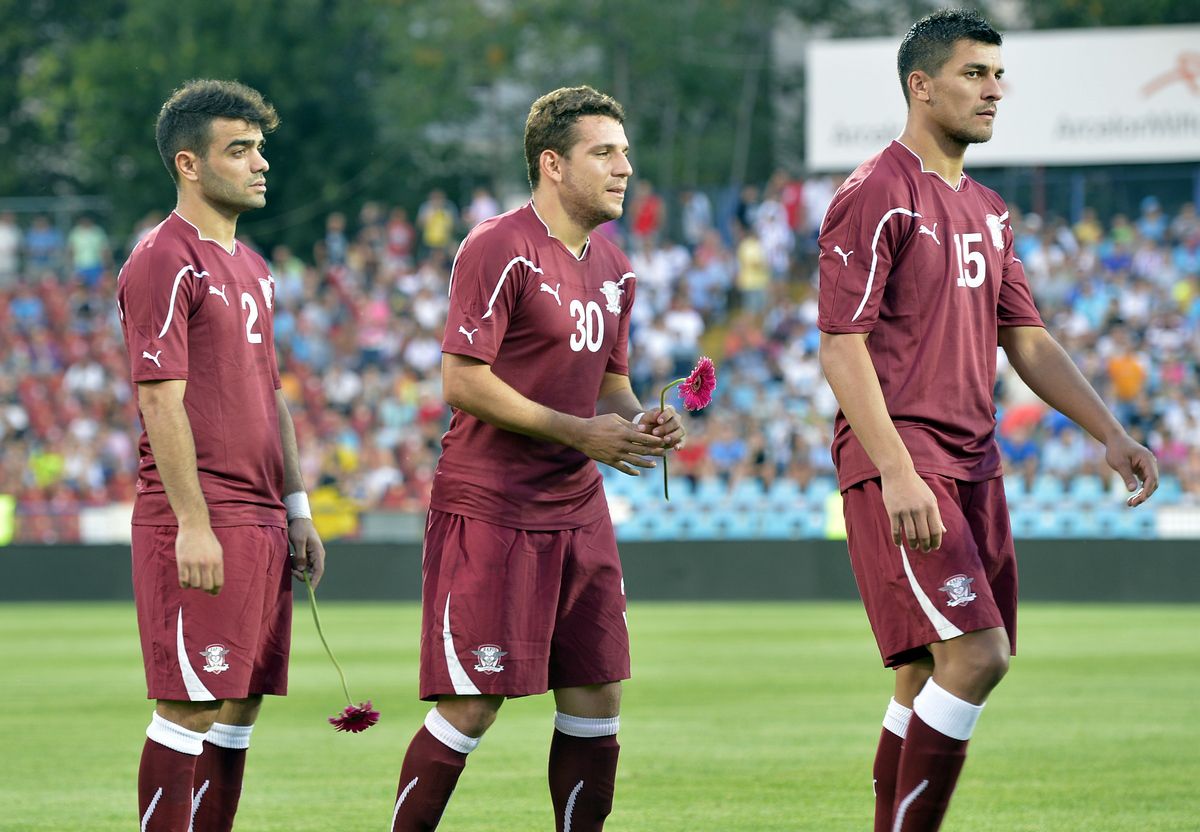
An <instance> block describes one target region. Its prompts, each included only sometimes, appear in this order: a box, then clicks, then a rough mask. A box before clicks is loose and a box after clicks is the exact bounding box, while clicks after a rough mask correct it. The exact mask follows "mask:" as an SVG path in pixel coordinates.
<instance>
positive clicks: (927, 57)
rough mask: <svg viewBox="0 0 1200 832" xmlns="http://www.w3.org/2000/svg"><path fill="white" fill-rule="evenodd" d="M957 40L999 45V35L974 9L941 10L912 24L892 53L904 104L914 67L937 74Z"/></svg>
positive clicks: (930, 73) (928, 73)
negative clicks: (898, 49)
mask: <svg viewBox="0 0 1200 832" xmlns="http://www.w3.org/2000/svg"><path fill="white" fill-rule="evenodd" d="M960 40H971V41H977V42H979V43H990V44H992V45H993V46H999V45H1000V41H1001V37H1000V33H999V32H997V31H996V30H995V29H993V28H992V25H991V24H990V23H988V22H987V21H986V20H984V19H983V17H982V16H981V15H980V14H979V12H977V11H975V10H974V9H942V10H941V11H936V12H934V13H933V14H930V15H926V16H925V17H923V18H921V19H920V20H918V21H917V22H916V23H914V24H913V25H912V28H911V29H909V30H908V34H906V35H905V36H904V40H902V41H901V42H900V51H899V52H898V53H897V55H896V69H897V70H899V72H900V86H901V88H903V90H904V101H905V102H906V103H907V102H908V76H909V75H911V74H912V73H913V71H914V70H918V69H919V70H921V71H922V72H924V73H925V74H927V75H937V74H938V72H940V71H941V69H942V67H943V66H944V65H945V63H946V61H948V60H950V56H951V55H953V54H954V44H955V43H957V42H958V41H960Z"/></svg>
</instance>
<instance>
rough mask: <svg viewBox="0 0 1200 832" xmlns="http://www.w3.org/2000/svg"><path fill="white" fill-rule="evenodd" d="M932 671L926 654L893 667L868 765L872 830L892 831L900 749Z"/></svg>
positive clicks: (930, 660) (879, 831)
mask: <svg viewBox="0 0 1200 832" xmlns="http://www.w3.org/2000/svg"><path fill="white" fill-rule="evenodd" d="M932 675H933V657H932V656H925V657H923V658H920V659H915V660H914V661H912V662H910V663H908V664H905V665H901V666H900V667H897V668H896V687H895V693H894V694H893V696H892V700H891V701H890V702H889V703H888V707H887V711H886V712H885V713H884V716H883V730H882V731H881V732H880V734H879V747H878V748H877V749H876V750H875V764H874V765H873V766H872V768H871V777H872V782H873V785H874V788H875V832H891V830H892V806H893V804H894V803H895V797H896V777H897V775H898V774H899V771H900V750H901V748H902V747H903V744H904V738H905V736H906V735H907V734H908V724H909V721H910V720H911V719H912V706H913V699H914V698H916V695H917V694H918V693H920V691H921V688H923V687H925V683H926V682H927V681H929V677H930V676H932Z"/></svg>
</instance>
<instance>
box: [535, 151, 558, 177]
mask: <svg viewBox="0 0 1200 832" xmlns="http://www.w3.org/2000/svg"><path fill="white" fill-rule="evenodd" d="M562 161H563V159H562V157H561V156H559V155H558V154H557V153H555V152H554V151H553V150H550V149H549V148H547V149H545V150H543V151H542V153H541V155H540V156H538V166H539V167H540V168H541V171H542V178H543V179H553V180H554V181H555V182H561V181H562V179H563V169H562V168H563V165H562Z"/></svg>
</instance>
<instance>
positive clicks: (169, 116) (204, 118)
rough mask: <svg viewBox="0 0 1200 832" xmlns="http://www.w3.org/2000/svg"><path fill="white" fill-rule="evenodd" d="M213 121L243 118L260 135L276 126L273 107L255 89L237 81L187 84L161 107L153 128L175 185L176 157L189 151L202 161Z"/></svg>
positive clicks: (200, 80) (276, 116) (277, 122)
mask: <svg viewBox="0 0 1200 832" xmlns="http://www.w3.org/2000/svg"><path fill="white" fill-rule="evenodd" d="M214 118H229V119H242V120H244V121H248V122H249V123H250V124H252V125H254V126H255V127H257V128H259V129H260V130H262V131H263V133H270V132H271V131H272V130H274V129H275V128H276V127H278V126H279V115H278V114H277V113H276V112H275V108H274V107H272V106H271V105H270V104H268V103H267V102H266V101H264V100H263V97H262V93H260V92H259V91H258V90H255V89H251V88H250V87H247V86H246V85H245V84H242V83H239V82H237V81H213V80H209V79H197V80H194V81H188V82H187V83H186V84H184V85H183V86H182V87H180V88H179V89H177V90H175V92H173V93H171V97H170V98H168V99H167V100H166V103H165V104H163V105H162V109H161V110H159V111H158V123H157V125H156V126H155V128H154V135H155V139H156V140H157V141H158V154H159V155H160V156H162V160H163V164H164V165H166V166H167V170H168V171H169V172H170V174H171V178H172V179H174V180H175V181H176V182H177V183H178V182H179V172H178V171H177V170H175V154H176V153H178V152H179V151H181V150H190V151H192V152H193V153H195V154H197V155H199V156H200V157H201V158H203V157H204V156H205V154H206V153H207V152H208V143H209V142H210V141H211V140H212V130H211V127H212V121H213V119H214Z"/></svg>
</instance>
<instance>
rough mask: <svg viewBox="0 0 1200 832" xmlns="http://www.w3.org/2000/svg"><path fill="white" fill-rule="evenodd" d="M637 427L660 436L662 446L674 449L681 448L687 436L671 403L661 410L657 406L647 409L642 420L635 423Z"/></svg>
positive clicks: (643, 431) (681, 421) (644, 431)
mask: <svg viewBox="0 0 1200 832" xmlns="http://www.w3.org/2000/svg"><path fill="white" fill-rule="evenodd" d="M637 429H638V430H640V431H641V432H642V433H649V434H652V435H654V436H658V437H661V438H662V440H663V447H665V448H674V449H675V450H679V449H680V448H682V447H683V440H684V439H686V438H687V430H685V429H684V427H683V420H682V419H680V418H679V414H678V413H676V412H675V407H674V406H673V405H667V406H666V408H665V409H663V410H659V409H658V408H657V407H656V408H654V409H653V410H647V411H646V413H645V415H643V416H642V421H641V422H640V423H639V424H638V425H637Z"/></svg>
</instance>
